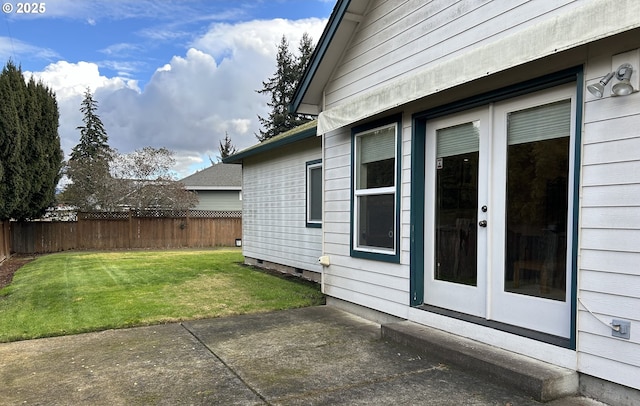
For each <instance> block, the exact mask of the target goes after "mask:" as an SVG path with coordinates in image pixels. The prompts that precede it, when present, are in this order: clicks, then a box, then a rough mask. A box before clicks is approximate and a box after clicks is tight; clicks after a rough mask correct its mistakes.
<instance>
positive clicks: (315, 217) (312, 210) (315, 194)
mask: <svg viewBox="0 0 640 406" xmlns="http://www.w3.org/2000/svg"><path fill="white" fill-rule="evenodd" d="M321 226H322V161H321V160H317V161H310V162H307V227H321Z"/></svg>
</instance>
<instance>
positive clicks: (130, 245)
mask: <svg viewBox="0 0 640 406" xmlns="http://www.w3.org/2000/svg"><path fill="white" fill-rule="evenodd" d="M132 244H133V222H132V218H131V208H129V249H131V248H133V245H132Z"/></svg>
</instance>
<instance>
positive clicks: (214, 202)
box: [194, 190, 242, 211]
mask: <svg viewBox="0 0 640 406" xmlns="http://www.w3.org/2000/svg"><path fill="white" fill-rule="evenodd" d="M196 193H197V195H198V205H197V206H196V207H195V208H194V209H195V210H216V211H240V210H242V200H240V193H241V192H240V191H239V190H198V191H196Z"/></svg>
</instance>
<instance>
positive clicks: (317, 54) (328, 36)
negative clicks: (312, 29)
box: [289, 0, 351, 115]
mask: <svg viewBox="0 0 640 406" xmlns="http://www.w3.org/2000/svg"><path fill="white" fill-rule="evenodd" d="M349 3H351V0H338V2H337V3H336V6H335V7H334V8H333V12H332V13H331V16H330V17H329V21H328V22H327V26H326V27H325V29H324V31H323V32H322V35H321V36H320V40H319V41H318V44H317V45H316V47H315V49H314V51H313V55H312V56H311V59H310V60H309V64H308V65H307V67H306V69H305V71H304V74H303V76H302V79H301V80H300V82H298V86H296V90H295V93H294V94H293V98H292V101H291V104H290V105H289V111H291V112H300V113H304V114H312V115H318V114H319V112H320V106H318V105H315V104H313V103H303V102H302V101H303V99H304V97H305V95H306V93H307V90H308V89H309V86H310V84H311V81H312V80H313V78H314V77H315V76H316V73H317V72H318V69H319V68H320V63H321V62H322V59H323V58H324V56H325V54H326V52H327V50H328V48H329V45H330V44H331V41H332V40H333V37H334V35H335V33H336V31H337V30H338V27H339V26H340V23H341V21H342V18H343V17H344V16H345V14H346V12H347V9H348V8H349ZM303 104H304V105H305V106H304V109H302V107H303ZM313 111H316V113H315V114H314V113H313Z"/></svg>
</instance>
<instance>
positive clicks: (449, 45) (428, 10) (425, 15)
mask: <svg viewBox="0 0 640 406" xmlns="http://www.w3.org/2000/svg"><path fill="white" fill-rule="evenodd" d="M575 4H576V3H574V2H573V1H571V0H565V1H534V2H532V1H524V0H520V1H509V2H506V1H475V0H459V1H431V2H424V1H421V0H409V1H404V2H397V1H394V0H379V1H376V2H374V4H373V6H372V7H370V10H369V11H368V13H367V14H366V15H365V18H364V21H363V23H361V24H360V26H359V27H358V29H357V32H356V33H355V35H354V38H353V40H352V41H351V44H350V46H349V48H348V49H347V52H346V53H345V57H344V58H343V60H342V61H341V63H340V65H339V66H338V67H337V68H336V71H335V74H334V75H333V78H332V81H331V82H330V83H329V85H328V87H327V91H326V100H327V108H331V107H332V106H333V105H335V104H340V103H343V102H345V101H347V100H348V99H349V98H350V97H352V96H354V95H357V94H359V93H362V92H364V91H367V90H369V89H372V88H375V87H377V86H380V85H382V84H384V83H385V82H388V81H390V80H393V79H395V78H397V77H400V76H402V75H405V74H407V73H409V72H412V71H414V70H416V69H420V68H423V67H425V66H428V65H430V64H436V63H440V62H442V61H443V60H446V59H450V58H453V57H455V56H457V55H460V54H463V53H465V52H468V51H469V50H471V49H475V48H479V47H481V46H483V45H484V44H485V43H487V42H493V41H496V40H498V39H500V38H502V37H505V36H508V35H511V34H512V33H513V32H515V31H517V30H521V29H523V28H525V27H527V26H529V25H532V24H534V23H535V22H536V21H537V20H539V19H548V18H553V16H554V15H556V14H558V13H560V12H565V11H567V10H569V9H570V8H571V7H574V6H575Z"/></svg>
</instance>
